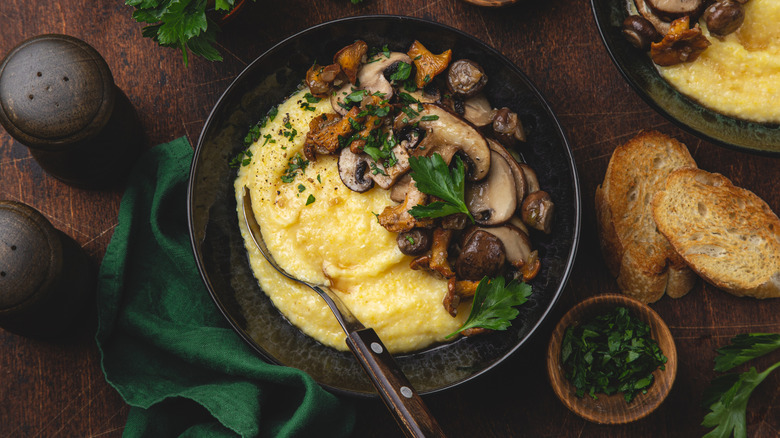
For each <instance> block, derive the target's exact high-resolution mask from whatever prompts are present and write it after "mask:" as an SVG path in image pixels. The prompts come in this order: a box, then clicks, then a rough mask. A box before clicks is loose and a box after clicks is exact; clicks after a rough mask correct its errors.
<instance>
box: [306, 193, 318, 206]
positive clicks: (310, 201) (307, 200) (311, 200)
mask: <svg viewBox="0 0 780 438" xmlns="http://www.w3.org/2000/svg"><path fill="white" fill-rule="evenodd" d="M316 200H317V199H316V198H315V197H314V195H309V197H308V198H306V205H311V204H313V203H314V201H316Z"/></svg>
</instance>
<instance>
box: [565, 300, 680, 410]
mask: <svg viewBox="0 0 780 438" xmlns="http://www.w3.org/2000/svg"><path fill="white" fill-rule="evenodd" d="M561 363H562V364H563V369H564V371H565V373H566V378H567V379H569V381H570V382H571V383H572V384H573V385H574V387H575V388H576V389H577V391H576V395H577V397H582V396H584V395H585V394H588V395H590V396H591V397H592V398H593V399H594V400H595V399H598V396H597V395H596V394H607V395H611V394H615V393H619V392H620V393H623V397H624V398H625V400H626V403H630V402H631V400H633V399H634V397H635V396H636V395H637V394H639V393H646V392H647V388H648V387H649V386H650V384H652V383H653V379H654V378H653V371H655V370H656V369H658V368H660V369H662V370H663V369H665V367H664V364H665V363H666V356H664V354H663V352H662V351H661V348H660V347H659V346H658V343H657V342H656V341H655V339H653V338H652V336H651V335H650V326H649V325H647V324H646V323H645V322H644V321H641V320H640V319H638V318H636V317H634V316H633V315H631V313H630V312H629V311H628V309H626V308H625V307H616V308H614V309H612V310H611V311H609V312H607V313H604V314H602V315H599V316H596V317H595V318H592V319H590V320H589V321H585V322H584V323H582V324H575V325H572V326H570V327H568V328H567V329H566V332H565V334H564V336H563V345H562V347H561Z"/></svg>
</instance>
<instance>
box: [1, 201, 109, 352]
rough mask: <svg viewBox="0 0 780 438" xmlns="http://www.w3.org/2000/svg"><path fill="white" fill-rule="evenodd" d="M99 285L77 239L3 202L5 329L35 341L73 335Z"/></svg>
mask: <svg viewBox="0 0 780 438" xmlns="http://www.w3.org/2000/svg"><path fill="white" fill-rule="evenodd" d="M95 282H96V278H95V275H94V268H93V266H92V264H91V262H90V260H89V258H88V257H87V256H86V254H84V252H83V251H82V249H81V247H80V246H79V245H78V244H77V243H76V242H75V241H73V239H71V238H70V237H68V236H67V235H65V234H64V233H62V232H61V231H59V230H57V229H56V228H54V226H52V224H51V222H49V221H48V220H47V219H46V218H45V217H44V216H43V215H42V214H41V213H40V212H38V211H37V210H35V209H34V208H32V207H30V206H28V205H26V204H23V203H20V202H15V201H0V326H2V327H3V328H4V329H5V330H8V331H11V332H14V333H18V334H22V335H26V336H35V337H56V336H57V335H61V334H63V333H67V329H68V328H70V327H71V326H73V324H74V323H75V321H77V320H78V319H79V316H80V315H81V314H82V313H83V311H84V309H85V304H86V302H87V298H88V297H90V296H92V295H93V293H94V288H95Z"/></svg>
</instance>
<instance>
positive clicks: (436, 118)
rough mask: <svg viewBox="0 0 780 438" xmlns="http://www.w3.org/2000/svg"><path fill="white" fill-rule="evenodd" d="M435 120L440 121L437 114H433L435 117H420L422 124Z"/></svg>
mask: <svg viewBox="0 0 780 438" xmlns="http://www.w3.org/2000/svg"><path fill="white" fill-rule="evenodd" d="M434 120H439V116H437V115H436V114H433V115H429V116H422V117H420V121H421V122H432V121H434Z"/></svg>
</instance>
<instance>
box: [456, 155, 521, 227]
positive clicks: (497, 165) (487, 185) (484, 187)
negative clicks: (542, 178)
mask: <svg viewBox="0 0 780 438" xmlns="http://www.w3.org/2000/svg"><path fill="white" fill-rule="evenodd" d="M490 153H491V157H490V163H491V164H490V171H489V172H488V176H487V178H485V179H483V180H482V181H478V182H475V183H472V184H469V185H467V186H466V193H465V198H466V205H467V206H468V209H469V211H470V212H471V214H472V215H473V216H474V220H476V221H477V223H480V224H483V225H498V224H501V223H504V222H506V221H508V220H509V218H511V217H512V215H513V214H514V212H515V210H516V209H517V189H516V188H515V178H514V176H513V172H512V168H511V167H509V163H507V162H506V160H505V159H504V158H503V157H502V156H501V155H500V154H499V153H497V152H493V151H491V152H490Z"/></svg>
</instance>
